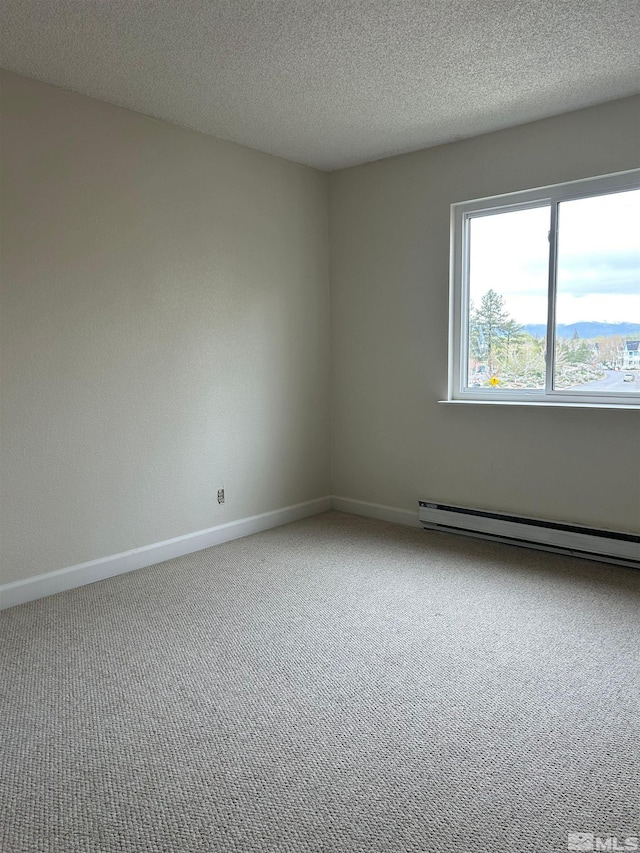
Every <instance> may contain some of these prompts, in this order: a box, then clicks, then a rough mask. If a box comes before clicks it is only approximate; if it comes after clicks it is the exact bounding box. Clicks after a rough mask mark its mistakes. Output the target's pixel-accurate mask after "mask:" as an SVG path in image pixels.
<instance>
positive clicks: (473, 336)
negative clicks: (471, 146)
mask: <svg viewBox="0 0 640 853" xmlns="http://www.w3.org/2000/svg"><path fill="white" fill-rule="evenodd" d="M635 180H636V183H637V180H638V176H637V175H636V176H635ZM567 186H570V187H571V188H572V190H573V191H574V192H575V187H573V186H572V185H567ZM554 189H555V190H558V188H554ZM538 195H539V196H541V197H540V198H535V197H533V198H531V199H526V198H525V200H524V201H522V202H519V203H517V204H509V205H508V206H507V205H506V204H505V201H504V200H501V199H497V200H496V205H495V207H484V208H480V209H478V210H473V209H471V210H468V211H463V216H462V217H461V218H460V219H459V227H458V228H457V238H458V240H459V242H460V243H461V246H462V249H463V252H462V253H463V259H462V261H461V262H460V263H459V266H458V269H459V277H460V281H459V282H457V286H458V288H459V290H460V293H458V294H457V300H458V305H460V306H462V307H461V309H460V310H461V314H460V316H459V318H458V321H457V322H458V323H459V324H460V328H461V332H462V335H461V337H460V339H459V349H460V355H461V356H462V362H460V363H459V376H460V388H459V390H461V391H462V392H463V394H464V393H466V394H469V395H474V394H476V395H479V396H498V397H500V396H504V398H505V399H509V397H510V396H512V397H513V396H515V397H517V396H518V394H520V395H523V396H524V397H526V396H527V395H529V396H531V397H533V398H536V397H537V398H540V397H541V396H542V397H548V396H551V397H553V395H556V398H557V397H558V396H562V397H571V396H572V395H580V396H581V397H585V398H589V399H591V398H593V399H596V398H602V400H603V401H604V402H606V401H607V400H608V399H609V400H610V399H611V398H612V397H619V398H623V399H625V398H626V399H628V400H629V401H630V402H632V403H633V402H636V399H637V398H638V397H639V396H640V189H638V188H635V187H634V188H631V189H621V190H620V191H615V192H599V193H598V194H595V193H594V194H593V195H586V194H585V192H584V189H582V194H581V195H580V196H579V197H576V198H572V197H571V196H570V194H569V193H567V194H566V195H565V197H562V195H561V194H556V195H555V197H552V198H544V197H543V196H544V193H542V192H541V191H538ZM567 195H569V197H566V196H567ZM471 204H472V203H470V205H471ZM461 246H458V247H457V248H458V250H460V248H461ZM454 284H456V282H454Z"/></svg>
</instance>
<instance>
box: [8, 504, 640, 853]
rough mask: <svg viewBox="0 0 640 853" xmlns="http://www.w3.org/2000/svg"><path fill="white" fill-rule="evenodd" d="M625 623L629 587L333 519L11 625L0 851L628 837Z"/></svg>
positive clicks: (628, 651)
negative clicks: (580, 834) (572, 835)
mask: <svg viewBox="0 0 640 853" xmlns="http://www.w3.org/2000/svg"><path fill="white" fill-rule="evenodd" d="M639 614H640V572H634V571H632V570H627V569H622V568H616V567H613V566H607V565H603V564H596V563H589V562H587V561H581V560H578V559H571V558H559V557H556V556H553V555H550V554H545V553H541V552H535V551H527V550H524V549H518V548H511V547H508V546H503V545H498V544H492V543H486V542H479V541H474V540H470V539H466V538H463V537H454V536H447V535H444V534H440V533H427V532H425V531H422V530H417V529H411V528H404V527H400V526H396V525H391V524H386V523H383V522H378V521H371V520H368V519H363V518H357V517H355V516H348V515H343V514H340V513H335V512H334V513H329V514H327V515H323V516H318V517H316V518H313V519H307V520H304V521H300V522H297V523H295V524H292V525H288V526H287V527H282V528H279V529H277V530H271V531H268V532H265V533H260V534H258V535H255V536H251V537H248V538H246V539H242V540H237V541H235V542H231V543H228V544H225V545H219V546H217V547H215V548H210V549H208V550H206V551H201V552H199V553H196V554H192V555H190V556H186V557H182V558H179V559H176V560H171V561H169V562H166V563H163V564H161V565H159V566H154V567H151V568H149V569H142V570H140V571H137V572H132V573H131V574H127V575H122V576H120V577H116V578H113V579H110V580H107V581H102V582H100V583H97V584H93V585H91V586H86V587H83V588H80V589H77V590H72V591H70V592H65V593H61V594H60V595H57V596H53V597H51V598H48V599H43V600H40V601H37V602H33V603H30V604H25V605H22V606H20V607H16V608H13V609H11V610H8V611H5V612H4V613H3V614H2V615H1V616H0V654H1V671H0V675H1V690H2V695H1V702H2V762H1V764H0V805H1V806H2V821H1V825H0V849H1V850H2V853H34V851H37V853H40V852H41V851H46V853H67V852H69V853H76V851H82V853H96V851H102V853H116V851H117V853H121V851H136V853H137V852H138V851H150V853H157V851H168V852H170V853H174V851H203V853H205V851H206V853H216V851H230V853H235V851H238V853H245V851H251V853H254V851H255V852H256V853H258V851H259V852H260V853H285V851H287V853H288V851H301V853H311V851H313V853H320V852H321V851H322V853H331V851H336V853H365V851H366V853H441V851H450V852H451V853H494V851H495V852H496V853H511V851H513V853H524V851H531V853H550V851H565V850H567V834H568V833H569V832H594V833H596V834H600V835H602V836H606V835H617V836H619V837H620V838H623V837H624V836H632V835H639V834H640V793H639V792H640V706H639V685H640V640H639V630H640V620H639ZM620 843H621V842H620ZM585 849H588V848H585Z"/></svg>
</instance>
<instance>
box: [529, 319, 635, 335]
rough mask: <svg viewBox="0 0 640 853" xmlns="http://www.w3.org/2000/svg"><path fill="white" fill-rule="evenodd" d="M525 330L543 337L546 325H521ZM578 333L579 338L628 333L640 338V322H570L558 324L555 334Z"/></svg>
mask: <svg viewBox="0 0 640 853" xmlns="http://www.w3.org/2000/svg"><path fill="white" fill-rule="evenodd" d="M522 328H523V329H524V331H525V332H529V334H530V335H533V336H534V337H535V338H543V337H544V336H545V335H546V333H547V327H546V326H543V325H542V323H534V324H531V325H529V326H523V327H522ZM575 332H577V333H578V337H580V338H600V337H609V336H610V335H622V336H623V337H629V336H630V335H632V336H635V337H638V338H640V323H597V322H590V323H570V324H569V325H566V326H565V325H563V324H562V323H561V324H560V325H559V326H558V330H557V334H558V337H559V338H572V337H573V335H574V333H575Z"/></svg>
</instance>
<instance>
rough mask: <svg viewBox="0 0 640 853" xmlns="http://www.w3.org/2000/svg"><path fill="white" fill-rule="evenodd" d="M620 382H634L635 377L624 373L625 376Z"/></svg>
mask: <svg viewBox="0 0 640 853" xmlns="http://www.w3.org/2000/svg"><path fill="white" fill-rule="evenodd" d="M622 381H623V382H635V381H636V377H635V376H634V375H633V373H625V375H624V376H623V378H622Z"/></svg>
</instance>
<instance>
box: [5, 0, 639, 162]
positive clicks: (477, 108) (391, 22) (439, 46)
mask: <svg viewBox="0 0 640 853" xmlns="http://www.w3.org/2000/svg"><path fill="white" fill-rule="evenodd" d="M0 12H1V14H2V26H1V28H0V64H1V65H2V66H3V67H4V68H7V69H9V70H11V71H16V72H18V73H21V74H26V75H28V76H30V77H35V78H37V79H39V80H44V81H45V82H48V83H53V84H55V85H57V86H62V87H64V88H68V89H72V90H74V91H77V92H83V93H84V94H87V95H92V96H93V97H96V98H100V99H102V100H105V101H109V102H111V103H114V104H120V105H122V106H126V107H129V108H131V109H133V110H137V111H139V112H142V113H146V114H147V115H151V116H155V117H157V118H162V119H167V120H168V121H171V122H175V123H177V124H181V125H185V126H187V127H192V128H195V129H197V130H201V131H204V132H205V133H210V134H213V135H215V136H218V137H221V138H223V139H230V140H233V141H235V142H240V143H242V144H244V145H249V146H251V147H253V148H258V149H260V150H262V151H267V152H270V153H272V154H277V155H279V156H281V157H286V158H288V159H290V160H295V161H297V162H300V163H306V164H309V165H312V166H316V167H319V168H321V169H335V168H340V167H342V166H348V165H352V164H355V163H362V162H365V161H368V160H375V159H378V158H380V157H385V156H388V155H390V154H396V153H399V152H402V151H410V150H415V149H418V148H425V147H428V146H430V145H436V144H439V143H442V142H449V141H451V140H453V139H459V138H462V137H466V136H473V135H476V134H478V133H484V132H487V131H491V130H496V129H498V128H502V127H508V126H512V125H516V124H521V123H523V122H526V121H531V120H533V119H537V118H542V117H544V116H549V115H553V114H556V113H560V112H565V111H568V110H572V109H578V108H580V107H584V106H588V105H590V104H595V103H599V102H602V101H606V100H609V99H612V98H618V97H623V96H626V95H630V94H633V93H635V92H637V91H638V88H639V83H640V52H639V50H638V48H639V45H640V4H638V2H637V0H528V2H523V0H342V1H341V2H340V0H0Z"/></svg>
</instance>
